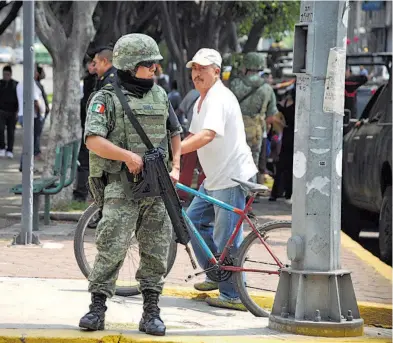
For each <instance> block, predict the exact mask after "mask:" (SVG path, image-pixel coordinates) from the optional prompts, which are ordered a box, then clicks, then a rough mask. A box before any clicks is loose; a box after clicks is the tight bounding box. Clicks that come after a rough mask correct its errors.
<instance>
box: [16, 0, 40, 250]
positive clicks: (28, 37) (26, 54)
mask: <svg viewBox="0 0 393 343" xmlns="http://www.w3.org/2000/svg"><path fill="white" fill-rule="evenodd" d="M33 46H34V1H33V0H30V1H24V2H23V81H22V82H23V152H22V164H23V170H22V220H21V232H20V234H19V236H17V237H16V239H15V243H16V244H31V243H36V242H37V238H36V237H35V235H33V168H34V162H33V145H34V140H33V130H34V98H33V91H34V69H35V68H34V49H33Z"/></svg>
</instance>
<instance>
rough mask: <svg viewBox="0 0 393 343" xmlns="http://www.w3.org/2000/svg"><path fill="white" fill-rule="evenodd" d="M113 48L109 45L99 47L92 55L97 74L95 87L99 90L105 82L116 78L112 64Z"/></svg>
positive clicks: (110, 81) (107, 82) (108, 82)
mask: <svg viewBox="0 0 393 343" xmlns="http://www.w3.org/2000/svg"><path fill="white" fill-rule="evenodd" d="M112 59H113V48H112V47H111V46H105V47H100V48H98V49H97V50H96V53H95V56H94V60H93V62H94V67H95V71H96V74H97V78H98V79H97V83H96V89H95V90H97V91H98V90H100V89H101V88H102V87H104V86H106V85H107V84H111V83H113V82H115V80H116V68H115V67H114V66H113V64H112Z"/></svg>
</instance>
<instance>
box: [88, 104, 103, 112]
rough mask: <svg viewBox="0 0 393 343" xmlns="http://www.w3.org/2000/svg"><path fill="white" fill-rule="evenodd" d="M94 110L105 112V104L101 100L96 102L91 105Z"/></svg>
mask: <svg viewBox="0 0 393 343" xmlns="http://www.w3.org/2000/svg"><path fill="white" fill-rule="evenodd" d="M91 110H92V112H96V113H100V114H103V113H104V112H105V105H104V104H103V103H100V102H95V103H93V104H92V106H91Z"/></svg>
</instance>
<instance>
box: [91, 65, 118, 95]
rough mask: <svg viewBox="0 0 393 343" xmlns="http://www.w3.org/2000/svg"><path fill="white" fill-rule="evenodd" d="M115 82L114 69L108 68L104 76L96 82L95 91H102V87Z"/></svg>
mask: <svg viewBox="0 0 393 343" xmlns="http://www.w3.org/2000/svg"><path fill="white" fill-rule="evenodd" d="M115 80H116V68H115V67H114V66H112V67H110V68H109V69H108V70H107V71H106V72H105V73H104V75H102V76H101V77H100V78H98V80H97V85H96V90H97V91H98V90H100V89H102V87H104V86H106V85H109V84H112V83H113V82H114V81H115Z"/></svg>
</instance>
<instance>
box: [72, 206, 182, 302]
mask: <svg viewBox="0 0 393 343" xmlns="http://www.w3.org/2000/svg"><path fill="white" fill-rule="evenodd" d="M98 211H99V208H98V207H97V206H96V205H95V204H94V203H93V204H91V205H90V206H89V207H88V208H87V209H86V210H85V211H84V212H83V214H82V216H81V217H80V218H79V221H78V224H77V227H76V230H75V235H74V255H75V259H76V262H77V264H78V267H79V269H80V270H81V272H82V274H83V275H84V276H85V277H86V278H88V277H89V274H90V272H91V267H90V265H89V263H88V262H87V260H86V256H85V253H84V246H83V236H84V234H85V230H86V228H87V227H88V223H89V221H90V220H91V218H92V217H93V216H94V215H95V214H96V213H97V212H98ZM176 255H177V243H176V242H175V240H172V243H171V246H170V249H169V256H168V268H167V273H166V274H165V276H167V275H168V274H169V272H170V271H171V269H172V267H173V265H174V263H175V260H176ZM115 294H116V295H119V296H134V295H138V294H140V291H139V289H138V286H116V291H115Z"/></svg>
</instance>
